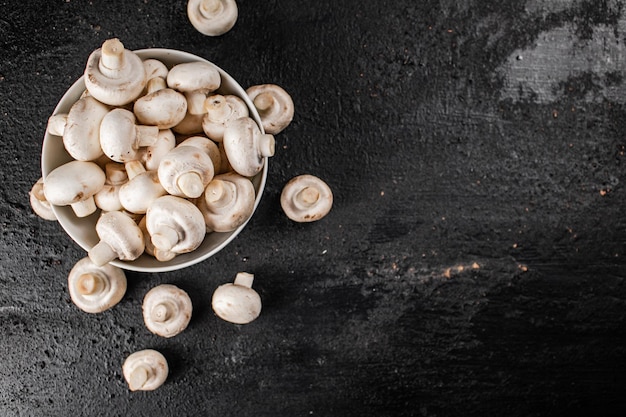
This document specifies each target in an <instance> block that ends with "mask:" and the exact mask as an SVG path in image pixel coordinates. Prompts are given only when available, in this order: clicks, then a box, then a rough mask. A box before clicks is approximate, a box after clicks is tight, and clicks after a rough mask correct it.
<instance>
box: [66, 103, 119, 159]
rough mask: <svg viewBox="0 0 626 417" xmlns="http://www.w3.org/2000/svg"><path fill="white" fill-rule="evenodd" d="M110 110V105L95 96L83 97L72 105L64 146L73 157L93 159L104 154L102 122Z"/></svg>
mask: <svg viewBox="0 0 626 417" xmlns="http://www.w3.org/2000/svg"><path fill="white" fill-rule="evenodd" d="M109 110H110V108H109V106H107V105H105V104H102V103H101V102H99V101H98V100H96V99H95V98H93V97H84V98H81V99H79V100H78V101H76V102H75V103H74V104H73V105H72V107H70V111H69V112H68V114H67V120H66V123H65V129H64V130H63V146H64V147H65V150H66V151H67V153H69V154H70V155H71V156H72V158H74V159H77V160H79V161H93V160H95V159H98V158H99V157H100V156H102V153H103V152H102V149H101V148H100V123H101V122H102V118H104V116H105V115H106V114H107V113H108V112H109Z"/></svg>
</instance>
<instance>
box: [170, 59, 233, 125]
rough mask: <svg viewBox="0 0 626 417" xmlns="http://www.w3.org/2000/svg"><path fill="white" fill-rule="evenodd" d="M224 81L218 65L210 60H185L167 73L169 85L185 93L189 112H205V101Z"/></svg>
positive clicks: (193, 113)
mask: <svg viewBox="0 0 626 417" xmlns="http://www.w3.org/2000/svg"><path fill="white" fill-rule="evenodd" d="M221 83H222V78H221V76H220V73H219V71H218V70H217V67H215V66H214V65H212V64H210V63H208V62H202V61H197V62H185V63H182V64H177V65H175V66H173V67H172V69H171V70H170V72H169V73H168V74H167V85H168V86H169V87H170V88H173V89H175V90H177V91H180V92H182V93H184V94H185V98H186V99H187V112H188V113H189V114H192V115H197V114H204V113H205V112H206V111H205V109H204V101H205V100H206V98H207V95H209V94H210V93H211V92H213V91H215V90H217V89H218V88H219V87H220V85H221Z"/></svg>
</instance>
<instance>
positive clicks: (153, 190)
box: [119, 171, 167, 214]
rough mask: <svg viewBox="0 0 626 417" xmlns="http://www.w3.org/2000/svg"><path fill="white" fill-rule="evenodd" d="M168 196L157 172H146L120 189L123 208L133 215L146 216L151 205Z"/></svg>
mask: <svg viewBox="0 0 626 417" xmlns="http://www.w3.org/2000/svg"><path fill="white" fill-rule="evenodd" d="M165 194H167V191H165V189H164V188H163V186H161V183H160V182H159V176H158V174H157V172H156V171H146V172H142V173H141V174H139V175H136V176H135V177H133V178H132V179H131V180H130V181H128V182H126V183H125V184H123V185H122V186H120V188H119V200H120V204H121V205H122V207H123V208H124V209H126V210H128V211H129V212H131V213H137V214H144V213H145V212H146V211H147V210H148V207H149V206H150V204H152V202H153V201H154V200H156V199H157V198H159V197H161V196H164V195H165Z"/></svg>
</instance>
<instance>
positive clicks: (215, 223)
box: [197, 172, 255, 232]
mask: <svg viewBox="0 0 626 417" xmlns="http://www.w3.org/2000/svg"><path fill="white" fill-rule="evenodd" d="M254 197H255V193H254V186H253V185H252V181H250V180H249V179H248V178H246V177H243V176H241V175H239V174H237V173H234V172H231V173H228V174H222V175H218V176H216V177H215V178H213V180H212V181H211V182H210V183H209V185H208V186H207V187H206V189H205V191H204V194H203V195H202V196H201V197H200V198H199V199H198V202H197V205H198V208H200V211H201V212H202V214H203V215H204V221H205V223H206V226H207V230H212V231H214V232H230V231H232V230H235V229H236V228H237V227H239V226H241V225H242V224H244V223H245V222H246V221H247V220H248V219H249V218H250V216H252V212H253V211H254Z"/></svg>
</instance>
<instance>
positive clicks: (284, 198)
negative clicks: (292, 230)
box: [280, 174, 333, 222]
mask: <svg viewBox="0 0 626 417" xmlns="http://www.w3.org/2000/svg"><path fill="white" fill-rule="evenodd" d="M280 205H281V207H282V209H283V211H284V212H285V214H286V215H287V217H289V218H290V219H291V220H293V221H296V222H313V221H316V220H319V219H321V218H322V217H324V216H326V215H327V214H328V213H329V212H330V209H331V208H332V205H333V193H332V191H331V190H330V187H329V186H328V184H326V183H325V182H324V181H322V180H321V179H319V178H318V177H316V176H313V175H309V174H304V175H299V176H297V177H294V178H292V179H291V180H290V181H289V182H288V183H287V184H285V186H284V187H283V191H282V193H281V195H280Z"/></svg>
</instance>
